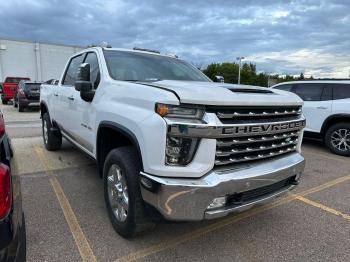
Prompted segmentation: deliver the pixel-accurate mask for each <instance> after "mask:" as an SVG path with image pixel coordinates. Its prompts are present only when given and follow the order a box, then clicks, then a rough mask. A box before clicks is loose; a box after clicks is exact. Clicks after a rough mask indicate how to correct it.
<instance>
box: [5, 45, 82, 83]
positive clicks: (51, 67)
mask: <svg viewBox="0 0 350 262" xmlns="http://www.w3.org/2000/svg"><path fill="white" fill-rule="evenodd" d="M81 49H83V47H80V46H71V45H61V44H49V43H39V42H33V41H22V40H13V39H4V38H0V82H2V81H4V79H5V77H6V76H22V77H30V78H31V79H32V80H36V81H46V80H49V79H52V78H54V79H59V78H60V76H61V73H62V70H63V68H64V66H65V64H66V63H67V59H68V57H70V56H71V55H72V54H74V53H76V52H78V51H80V50H81Z"/></svg>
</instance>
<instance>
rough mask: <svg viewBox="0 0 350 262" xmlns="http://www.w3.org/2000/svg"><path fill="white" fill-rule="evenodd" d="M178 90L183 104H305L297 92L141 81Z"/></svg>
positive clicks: (218, 84)
mask: <svg viewBox="0 0 350 262" xmlns="http://www.w3.org/2000/svg"><path fill="white" fill-rule="evenodd" d="M142 84H145V85H148V86H153V87H158V88H162V89H165V90H168V91H171V92H173V93H175V94H176V95H177V96H178V98H179V100H180V102H181V103H186V104H204V105H261V106H264V105H266V106H269V105H275V106H276V105H281V106H282V105H284V106H285V105H302V104H303V101H302V100H301V99H300V98H299V97H298V96H297V95H295V94H293V93H290V92H286V91H282V90H278V89H270V88H264V87H257V86H248V85H234V84H224V83H215V82H196V81H175V80H162V81H158V82H152V83H142Z"/></svg>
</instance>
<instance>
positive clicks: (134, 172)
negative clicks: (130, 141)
mask: <svg viewBox="0 0 350 262" xmlns="http://www.w3.org/2000/svg"><path fill="white" fill-rule="evenodd" d="M140 169H141V166H140V159H139V157H138V155H137V153H136V150H135V149H134V148H133V147H121V148H117V149H113V150H112V151H110V152H109V154H108V155H107V157H106V161H105V164H104V168H103V182H104V197H105V201H106V206H107V212H108V215H109V218H110V221H111V223H112V225H113V227H114V229H115V230H116V231H117V232H118V234H119V235H121V236H122V237H125V238H130V237H133V236H134V235H135V234H136V233H138V232H141V231H144V230H146V229H148V228H150V227H152V226H153V223H151V222H150V221H149V220H148V219H146V217H145V210H144V202H143V199H142V197H141V191H140V183H139V175H140Z"/></svg>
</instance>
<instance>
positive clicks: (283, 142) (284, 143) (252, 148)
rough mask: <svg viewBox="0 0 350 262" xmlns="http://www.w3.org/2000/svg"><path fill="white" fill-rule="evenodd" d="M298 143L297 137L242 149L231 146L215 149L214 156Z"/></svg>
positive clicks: (263, 149)
mask: <svg viewBox="0 0 350 262" xmlns="http://www.w3.org/2000/svg"><path fill="white" fill-rule="evenodd" d="M297 143H298V139H297V138H296V139H294V140H290V141H282V142H279V143H272V144H271V143H270V144H269V145H261V146H259V145H258V146H251V147H246V148H243V149H235V148H232V149H230V150H225V151H221V150H217V151H216V156H230V155H234V154H242V153H250V152H256V151H265V150H271V149H275V148H280V147H284V146H288V145H296V144H297Z"/></svg>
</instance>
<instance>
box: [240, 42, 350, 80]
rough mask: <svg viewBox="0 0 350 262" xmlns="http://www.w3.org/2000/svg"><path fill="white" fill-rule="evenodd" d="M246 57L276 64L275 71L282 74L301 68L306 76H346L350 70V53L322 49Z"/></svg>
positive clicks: (262, 62) (259, 61)
mask: <svg viewBox="0 0 350 262" xmlns="http://www.w3.org/2000/svg"><path fill="white" fill-rule="evenodd" d="M246 59H248V60H250V61H252V62H255V63H257V64H259V63H260V64H266V63H268V64H275V65H276V67H274V68H273V70H274V71H273V73H280V74H288V73H289V72H290V71H295V70H299V72H304V74H305V75H306V76H311V75H312V76H314V77H335V78H346V77H348V76H349V71H350V54H348V55H345V56H344V55H339V54H336V53H328V52H325V51H324V50H322V49H315V50H311V49H299V50H293V51H282V52H267V53H259V54H255V55H252V56H249V57H247V58H246ZM293 68H294V70H291V69H293ZM288 70H289V71H288ZM283 71H284V72H283Z"/></svg>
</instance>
